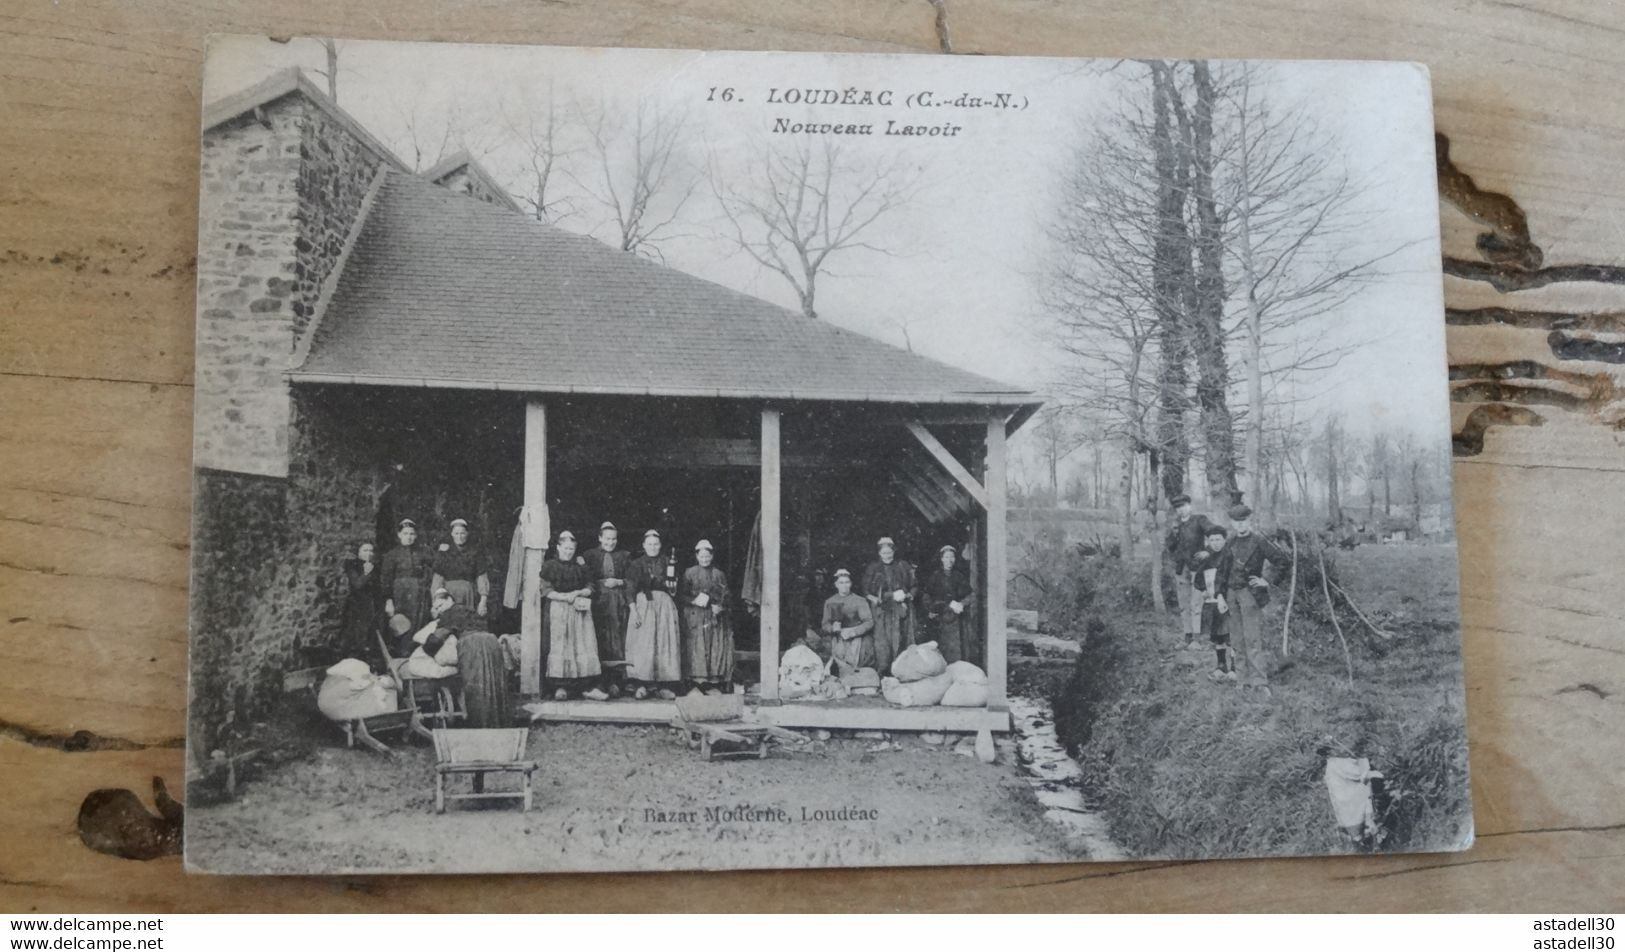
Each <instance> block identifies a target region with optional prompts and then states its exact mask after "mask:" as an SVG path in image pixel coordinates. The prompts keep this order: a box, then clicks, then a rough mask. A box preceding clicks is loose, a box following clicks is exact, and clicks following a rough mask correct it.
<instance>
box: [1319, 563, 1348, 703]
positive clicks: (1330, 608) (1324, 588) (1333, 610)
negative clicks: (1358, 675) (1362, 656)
mask: <svg viewBox="0 0 1625 952" xmlns="http://www.w3.org/2000/svg"><path fill="white" fill-rule="evenodd" d="M1315 555H1316V557H1317V558H1319V559H1320V590H1321V592H1322V593H1324V594H1325V596H1326V614H1328V615H1330V616H1331V619H1332V628H1334V629H1336V631H1337V640H1338V642H1339V643H1340V644H1341V645H1342V646H1343V668H1344V669H1345V670H1346V671H1347V672H1348V676H1349V687H1351V688H1352V687H1354V659H1353V658H1352V657H1350V656H1349V643H1348V639H1347V638H1344V637H1343V626H1342V625H1341V624H1339V623H1338V621H1337V606H1336V605H1335V604H1333V603H1332V591H1331V589H1330V588H1329V587H1328V586H1329V585H1330V584H1331V583H1330V582H1329V581H1327V579H1326V550H1325V549H1318V548H1317V549H1316V550H1315ZM1343 597H1344V598H1347V597H1348V596H1347V595H1345V596H1343Z"/></svg>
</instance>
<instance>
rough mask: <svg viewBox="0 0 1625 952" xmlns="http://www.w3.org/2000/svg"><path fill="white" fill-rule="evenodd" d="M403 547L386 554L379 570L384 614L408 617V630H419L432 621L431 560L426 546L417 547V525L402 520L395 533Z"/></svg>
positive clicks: (397, 547)
mask: <svg viewBox="0 0 1625 952" xmlns="http://www.w3.org/2000/svg"><path fill="white" fill-rule="evenodd" d="M396 538H397V539H399V540H400V543H401V544H400V545H398V546H396V547H395V548H393V549H390V550H389V551H388V552H385V553H384V559H383V561H382V562H381V563H380V564H379V567H378V576H379V577H378V589H379V594H381V595H383V596H384V614H386V615H395V614H401V615H405V616H406V621H407V627H408V628H409V629H410V630H412V631H417V630H418V629H419V628H422V627H423V626H424V625H426V624H428V622H429V601H430V600H429V577H430V575H431V571H430V562H431V561H432V560H431V558H430V556H429V553H428V551H426V550H427V548H428V547H427V546H421V545H418V524H417V523H415V522H413V521H412V520H410V519H402V520H401V524H400V530H399V531H398V532H397V533H396Z"/></svg>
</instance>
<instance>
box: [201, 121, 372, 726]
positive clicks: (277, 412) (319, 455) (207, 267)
mask: <svg viewBox="0 0 1625 952" xmlns="http://www.w3.org/2000/svg"><path fill="white" fill-rule="evenodd" d="M382 161H383V158H382V156H380V155H378V154H377V153H376V152H375V151H374V150H373V149H372V148H371V147H369V146H368V145H366V143H364V142H362V141H361V140H360V139H359V138H357V137H356V136H355V135H354V134H353V133H351V132H350V130H349V129H347V128H346V127H345V125H344V124H343V123H341V122H338V121H337V120H335V119H334V118H333V117H332V116H331V115H329V114H328V113H327V112H326V111H325V110H323V109H322V108H320V107H319V106H317V105H315V104H314V103H312V102H311V101H310V100H309V99H308V98H306V97H305V96H304V95H303V94H301V93H293V94H290V95H287V96H284V97H282V98H280V99H278V100H275V101H273V102H270V103H267V104H266V105H265V106H263V107H262V108H261V109H258V110H255V111H254V112H251V113H248V114H245V115H243V116H240V117H238V118H236V119H234V120H231V121H230V122H227V123H224V124H222V125H219V126H216V127H214V128H212V129H209V130H207V131H205V133H204V135H203V142H202V159H201V165H200V173H199V174H200V182H201V190H200V217H199V222H198V334H197V369H196V392H195V410H194V417H195V442H194V458H193V465H194V467H195V476H194V482H193V549H192V571H193V575H192V578H193V586H192V597H191V608H192V613H191V627H192V633H191V646H192V678H191V682H190V684H191V688H190V691H191V694H190V698H191V703H190V709H189V718H190V721H191V726H192V728H193V730H194V731H196V733H194V734H192V735H191V736H192V737H193V738H196V739H197V741H198V745H199V747H201V748H202V749H201V751H199V750H197V749H194V753H195V754H196V753H199V752H201V754H202V755H205V756H206V755H207V750H208V748H207V746H205V745H210V744H213V743H214V733H215V731H216V730H217V729H218V726H219V725H220V723H221V722H222V720H223V718H224V716H225V714H226V712H227V711H235V712H236V716H237V717H238V719H239V720H241V719H245V718H246V719H253V718H256V717H259V716H261V715H262V714H263V713H264V712H265V711H266V710H267V709H268V708H269V706H270V705H271V703H272V702H273V701H274V700H275V699H276V698H277V697H278V696H279V694H280V692H281V689H282V680H281V679H282V675H283V674H285V673H287V672H288V671H289V670H292V669H296V668H299V667H303V666H306V665H313V664H318V663H331V661H332V660H335V659H333V658H330V657H326V656H325V652H327V651H330V648H329V639H330V637H331V635H332V634H334V633H335V632H336V629H337V625H338V619H339V613H340V611H341V609H342V604H343V599H344V591H343V588H344V583H343V576H342V573H341V562H342V559H343V558H345V557H346V553H347V552H348V551H350V550H352V549H353V543H354V540H355V539H357V538H360V537H363V536H370V535H371V534H372V530H373V525H372V518H373V512H372V509H373V497H372V491H371V486H372V479H373V472H372V469H371V466H370V464H369V463H368V462H367V461H366V460H365V459H363V458H362V455H358V454H363V448H364V447H365V446H366V445H367V443H366V441H365V439H364V437H365V434H364V433H359V432H357V426H356V425H354V424H353V423H343V424H342V425H341V421H339V420H338V419H337V418H335V417H333V415H332V414H329V413H327V412H325V411H324V409H323V406H325V404H321V403H320V401H316V402H312V399H307V398H306V397H305V396H304V395H302V394H298V393H294V392H291V390H290V387H289V385H288V382H287V379H286V377H285V373H286V371H287V369H288V366H289V361H290V359H291V357H292V355H293V353H294V349H295V346H296V344H297V342H298V340H299V335H300V334H301V333H303V332H304V331H305V330H307V329H308V327H309V321H310V319H311V317H312V316H313V314H314V309H315V304H316V301H317V299H318V297H319V296H320V294H321V286H322V282H323V281H324V280H325V279H326V278H327V277H328V276H329V275H330V274H331V273H332V271H333V266H334V263H335V262H336V261H337V258H338V256H339V253H340V252H341V251H342V249H343V247H344V242H345V239H346V237H347V236H348V234H349V232H350V229H351V227H352V226H353V225H354V223H355V220H356V215H357V213H358V212H359V211H360V208H361V205H362V201H363V198H364V197H365V195H366V192H367V189H368V188H369V187H370V185H371V183H372V180H373V178H374V176H375V175H376V174H377V171H378V167H379V165H380V163H381V162H382ZM369 660H370V659H369Z"/></svg>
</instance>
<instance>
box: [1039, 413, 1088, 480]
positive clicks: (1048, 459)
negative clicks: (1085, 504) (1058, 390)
mask: <svg viewBox="0 0 1625 952" xmlns="http://www.w3.org/2000/svg"><path fill="white" fill-rule="evenodd" d="M1072 413H1073V411H1071V410H1070V409H1069V408H1068V407H1066V406H1065V405H1057V404H1050V405H1048V406H1046V407H1045V408H1044V409H1042V410H1040V411H1039V412H1038V422H1037V425H1036V426H1034V427H1033V436H1034V437H1035V438H1036V439H1037V441H1038V455H1039V459H1040V461H1041V462H1042V463H1043V464H1044V470H1045V478H1046V480H1047V482H1048V484H1049V493H1050V498H1052V499H1054V500H1056V501H1057V502H1059V501H1060V499H1061V498H1062V497H1061V461H1062V460H1064V459H1066V458H1067V457H1068V456H1071V455H1072V453H1073V452H1074V451H1075V450H1077V449H1078V448H1079V447H1081V446H1083V444H1084V442H1085V437H1084V436H1083V435H1082V434H1081V433H1080V432H1079V431H1078V429H1077V427H1076V425H1075V422H1074V420H1073V416H1072Z"/></svg>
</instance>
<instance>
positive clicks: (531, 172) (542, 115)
mask: <svg viewBox="0 0 1625 952" xmlns="http://www.w3.org/2000/svg"><path fill="white" fill-rule="evenodd" d="M502 123H503V128H504V131H505V132H506V133H507V136H508V138H509V139H511V140H512V141H513V143H514V144H516V145H517V146H518V148H519V153H520V157H519V165H520V168H519V181H520V183H521V188H520V190H519V197H520V200H521V201H523V202H524V203H525V204H526V205H528V206H530V210H531V214H533V215H535V216H536V220H537V221H544V222H550V223H557V222H558V221H560V220H561V219H563V218H566V217H568V216H569V215H571V214H573V213H574V211H575V206H574V204H573V202H572V200H571V198H570V197H569V196H561V195H560V194H559V188H558V184H559V177H560V173H561V170H562V167H563V163H564V162H565V161H567V160H568V159H569V158H570V157H571V156H573V155H574V154H575V152H576V151H577V150H576V149H574V148H571V147H569V146H567V145H566V144H565V142H566V138H567V135H566V133H567V129H566V127H567V125H568V123H567V121H566V116H565V114H564V113H561V112H560V110H559V107H558V101H557V99H556V98H555V96H554V94H553V84H552V83H549V84H548V86H547V96H546V99H545V100H543V101H541V102H537V101H535V100H533V99H532V98H531V96H530V95H529V90H528V89H527V90H525V92H524V93H523V94H522V95H521V97H520V99H519V101H518V102H517V103H513V104H508V103H504V104H503V107H502Z"/></svg>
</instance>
